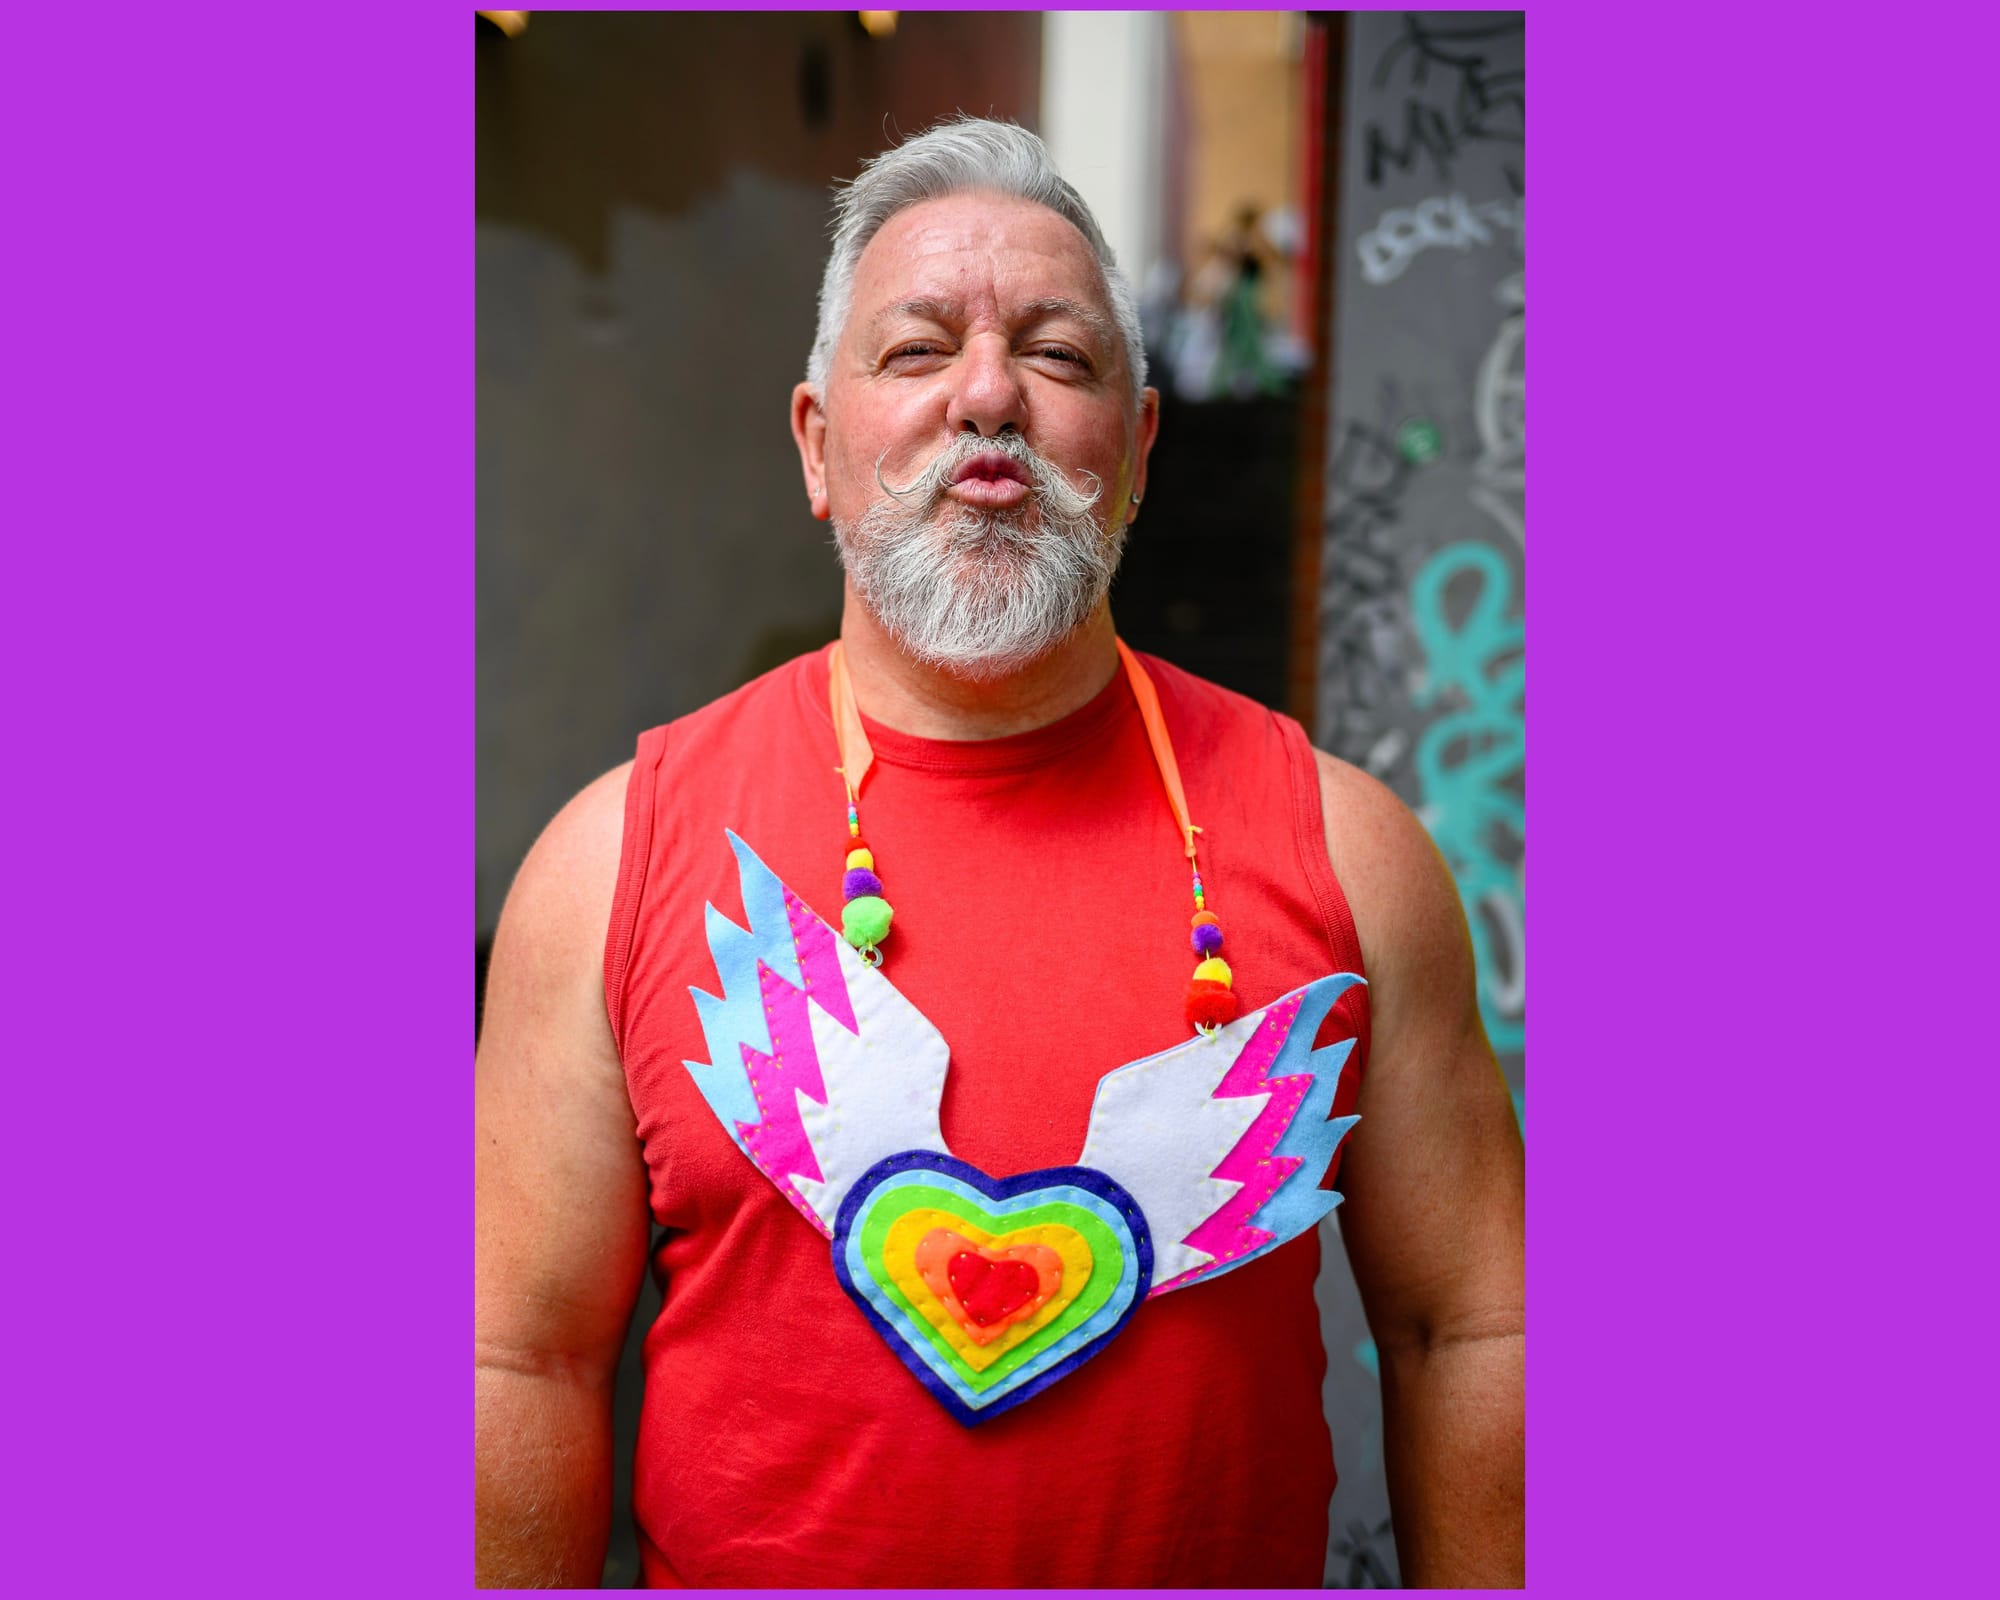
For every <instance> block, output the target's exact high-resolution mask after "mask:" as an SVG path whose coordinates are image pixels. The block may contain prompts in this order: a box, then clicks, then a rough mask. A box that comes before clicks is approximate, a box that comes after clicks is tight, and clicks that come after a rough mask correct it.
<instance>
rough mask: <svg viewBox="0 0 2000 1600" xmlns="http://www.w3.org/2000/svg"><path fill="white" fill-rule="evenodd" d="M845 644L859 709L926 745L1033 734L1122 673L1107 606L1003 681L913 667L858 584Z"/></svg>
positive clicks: (844, 626) (845, 624)
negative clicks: (860, 593)
mask: <svg viewBox="0 0 2000 1600" xmlns="http://www.w3.org/2000/svg"><path fill="white" fill-rule="evenodd" d="M840 640H841V648H842V650H843V651H844V653H845V655H846V657H847V672H848V677H849V678H850V680H851V681H852V682H853V684H854V703H855V704H856V705H857V706H858V707H860V709H861V710H862V711H863V712H865V713H866V714H867V715H868V716H869V717H871V718H873V719H874V720H875V721H876V722H880V723H882V724H884V725H885V726H887V727H891V728H894V729H895V730H896V731H897V732H898V733H909V734H915V735H916V736H917V737H918V738H921V739H1002V738H1005V737H1006V736H1007V735H1008V734H1010V733H1031V732H1033V731H1034V730H1035V729H1036V728H1045V727H1047V726H1048V725H1049V724H1050V723H1051V722H1058V721H1060V720H1061V719H1062V718H1064V717H1066V716H1068V715H1069V714H1070V713H1071V712H1072V711H1075V710H1077V709H1078V708H1080V707H1082V706H1085V705H1088V704H1089V703H1090V702H1091V701H1092V700H1093V699H1095V698H1096V696H1097V695H1098V693H1099V692H1100V691H1101V690H1102V689H1103V688H1104V686H1105V685H1106V684H1107V683H1109V682H1110V681H1111V680H1112V678H1113V677H1115V676H1116V675H1117V672H1118V644H1117V635H1116V634H1115V633H1114V631H1113V630H1112V626H1111V607H1110V606H1109V604H1100V605H1099V606H1098V608H1097V609H1096V610H1095V611H1094V612H1092V613H1091V615H1090V617H1089V619H1088V620H1087V621H1085V622H1084V623H1083V625H1082V626H1081V627H1079V628H1078V629H1077V630H1076V631H1075V632H1074V633H1072V634H1071V635H1070V636H1069V637H1068V638H1067V639H1065V640H1063V642H1062V643H1061V644H1059V645H1057V646H1056V648H1055V649H1054V650H1052V651H1050V652H1049V653H1048V654H1047V655H1046V656H1043V657H1042V658H1041V659H1040V660H1038V661H1033V662H1031V663H1029V664H1028V665H1027V666H1025V667H1023V668H1022V669H1021V670H1020V671H1018V672H1013V673H1009V674H1007V675H1006V676H1005V677H1000V678H986V679H978V680H974V679H971V678H962V677H958V676H956V675H954V674H952V673H949V672H940V671H938V670H937V669H936V668H934V667H927V666H924V665H922V664H921V663H919V662H916V661H912V660H911V659H910V658H909V657H908V656H906V655H904V654H903V652H902V651H901V650H899V649H897V648H896V645H895V642H894V641H893V640H892V639H890V637H889V636H888V634H886V633H884V632H883V631H882V627H881V625H880V624H879V623H877V622H876V620H875V619H874V617H873V616H871V615H870V614H869V612H868V608H867V607H866V606H864V605H863V604H862V603H861V601H860V599H859V597H858V596H856V594H855V593H854V587H853V585H852V584H849V585H848V589H847V601H846V606H845V608H844V609H843V611H842V613H841V618H840Z"/></svg>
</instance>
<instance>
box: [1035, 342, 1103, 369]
mask: <svg viewBox="0 0 2000 1600" xmlns="http://www.w3.org/2000/svg"><path fill="white" fill-rule="evenodd" d="M1032 353H1033V354H1035V355H1038V356H1041V357H1042V358H1044V359H1045V360H1050V361H1066V362H1068V363H1069V364H1070V365H1071V366H1073V367H1087V366H1089V365H1090V363H1089V362H1088V361H1086V360H1084V358H1083V357H1082V356H1080V355H1078V354H1077V353H1076V352H1075V351H1074V350H1069V349H1065V348H1064V347H1063V346H1061V345H1050V346H1048V347H1047V348H1045V349H1041V350H1036V351H1034V352H1032Z"/></svg>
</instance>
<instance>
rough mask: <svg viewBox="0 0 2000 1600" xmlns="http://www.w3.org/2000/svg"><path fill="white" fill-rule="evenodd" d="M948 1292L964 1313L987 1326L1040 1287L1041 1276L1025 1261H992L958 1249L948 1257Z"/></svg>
mask: <svg viewBox="0 0 2000 1600" xmlns="http://www.w3.org/2000/svg"><path fill="white" fill-rule="evenodd" d="M950 1271H951V1292H952V1293H953V1294H955V1295H957V1296H958V1303H959V1304H960V1305H962V1306H964V1307H965V1314H966V1315H967V1316H968V1317H970V1318H971V1319H972V1320H973V1323H974V1324H975V1325H976V1326H978V1327H981V1328H989V1327H991V1326H992V1325H993V1324H994V1323H996V1322H999V1321H1000V1320H1002V1319H1003V1318H1004V1317H1007V1316H1009V1315H1010V1314H1011V1313H1013V1312H1015V1311H1018V1310H1020V1308H1021V1307H1022V1306H1024V1305H1026V1304H1027V1303H1028V1302H1029V1301H1030V1300H1032V1299H1033V1298H1034V1297H1035V1293H1036V1291H1037V1290H1038V1289H1040V1288H1041V1283H1042V1280H1041V1277H1040V1275H1039V1274H1038V1273H1037V1272H1036V1271H1035V1269H1034V1268H1033V1267H1031V1266H1029V1265H1028V1263H1027V1262H1025V1261H992V1260H989V1259H987V1257H985V1256H983V1255H981V1254H979V1252H978V1251H976V1250H961V1251H959V1252H958V1254H957V1255H955V1256H953V1257H952V1258H951V1268H950Z"/></svg>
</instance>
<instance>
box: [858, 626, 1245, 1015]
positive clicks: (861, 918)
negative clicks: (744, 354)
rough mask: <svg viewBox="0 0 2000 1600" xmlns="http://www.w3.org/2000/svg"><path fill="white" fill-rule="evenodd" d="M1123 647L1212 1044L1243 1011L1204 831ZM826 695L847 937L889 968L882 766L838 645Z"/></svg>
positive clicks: (1188, 1010) (1197, 1010) (1188, 1004)
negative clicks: (873, 795) (878, 849)
mask: <svg viewBox="0 0 2000 1600" xmlns="http://www.w3.org/2000/svg"><path fill="white" fill-rule="evenodd" d="M1117 643H1118V659H1119V661H1120V662H1121V663H1122V664H1123V666H1124V668H1125V677H1126V681H1127V682H1128V683H1129V684H1130V685H1131V687H1132V698H1133V699H1134V700H1136V701H1137V702H1138V705H1139V717H1140V720H1141V721H1142V722H1144V723H1145V725H1146V742H1147V744H1148V745H1150V746H1151V748H1152V752H1153V764H1154V765H1155V766H1156V767H1157V768H1158V769H1159V773H1160V784H1161V786H1162V787H1163V788H1164V789H1165V790H1166V795H1167V805H1168V806H1169V808H1170V809H1171V810H1172V811H1173V815H1174V825H1175V826H1176V827H1177V828H1178V829H1179V831H1180V835H1181V839H1182V842H1183V846H1184V849H1185V852H1186V855H1187V863H1188V872H1189V876H1190V879H1191V892H1192V893H1193V896H1194V916H1193V918H1192V919H1191V920H1190V923H1189V927H1190V929H1191V930H1192V931H1191V932H1190V934H1189V936H1188V942H1189V944H1190V945H1191V946H1192V947H1193V949H1194V954H1195V961H1196V965H1195V969H1194V976H1193V977H1192V978H1191V979H1190V980H1189V981H1188V988H1187V996H1186V998H1185V1000H1184V1001H1183V1002H1182V1007H1181V1010H1182V1014H1183V1015H1184V1016H1185V1017H1186V1019H1187V1021H1188V1023H1189V1024H1190V1025H1191V1026H1192V1027H1193V1028H1194V1030H1195V1031H1196V1032H1197V1033H1199V1034H1201V1035H1203V1036H1204V1037H1205V1038H1213V1037H1214V1035H1215V1032H1216V1030H1217V1029H1218V1028H1220V1027H1222V1026H1223V1025H1224V1024H1226V1023H1229V1022H1233V1021H1234V1020H1235V1019H1236V1014H1237V1012H1238V1010H1239V1009H1241V1002H1239V1001H1238V1000H1237V998H1236V993H1235V990H1234V988H1233V987H1232V983H1233V975H1232V974H1231V972H1230V970H1229V963H1228V962H1227V961H1225V960H1223V959H1222V956H1221V954H1220V952H1221V949H1222V925H1221V923H1220V922H1219V921H1218V920H1217V919H1216V915H1215V913H1214V912H1213V911H1211V910H1209V909H1208V892H1207V890H1206V889H1204V888H1203V887H1202V881H1201V863H1200V861H1199V860H1198V859H1197V857H1196V853H1195V835H1196V834H1198V833H1200V832H1201V831H1202V830H1201V829H1200V828H1199V827H1198V826H1196V825H1195V823H1193V822H1192V821H1190V820H1189V818H1188V805H1187V794H1186V792H1185V791H1184V790H1183V789H1182V787H1181V773H1180V766H1179V764H1178V763H1177V762H1176V761H1175V760H1174V742H1173V739H1172V737H1171V736H1170V735H1169V734H1168V732H1167V723H1166V718H1165V717H1164V716H1163V715H1162V714H1161V711H1160V696H1159V692H1158V691H1157V690H1156V689H1155V688H1154V687H1153V680H1152V678H1151V677H1150V676H1149V675H1148V674H1147V672H1146V669H1145V668H1144V667H1143V666H1141V665H1140V663H1139V658H1138V657H1137V656H1136V655H1134V654H1133V653H1132V652H1131V651H1130V650H1128V649H1127V648H1126V647H1125V641H1124V640H1123V639H1120V640H1118V641H1117ZM827 665H828V682H827V693H828V698H829V699H830V701H831V703H832V710H833V737H834V743H835V744H836V745H837V746H838V747H839V751H840V765H839V767H838V768H837V769H836V770H837V771H838V772H839V773H840V777H841V782H842V784H843V785H844V787H845V788H846V790H847V836H846V840H845V842H844V846H843V848H844V853H845V860H846V865H845V868H844V870H843V873H842V876H841V880H840V893H841V899H842V901H843V902H844V903H843V905H842V907H841V912H840V931H841V937H842V938H844V939H845V940H846V941H847V942H848V943H849V944H850V945H852V946H853V947H854V948H855V949H856V950H857V951H859V952H860V955H861V959H862V960H864V961H866V962H867V963H868V964H869V965H870V966H871V967H879V966H881V964H882V941H883V940H885V939H887V938H888V937H889V924H890V922H891V920H892V919H893V917H894V915H895V912H894V909H893V908H892V907H891V906H890V904H889V902H888V901H887V900H886V899H884V898H883V896H882V879H881V877H880V876H879V875H878V874H877V870H876V864H875V851H874V849H873V848H872V847H871V846H870V845H869V843H868V841H867V840H866V839H864V838H863V837H862V836H861V787H862V785H863V784H864V783H865V782H866V781H867V779H868V773H869V771H870V769H871V768H872V767H873V766H874V763H875V752H874V750H873V749H872V748H871V747H870V746H869V743H868V733H867V730H866V729H865V728H863V727H862V725H861V712H860V710H859V709H858V708H857V707H856V706H855V703H854V685H853V683H852V681H851V680H850V679H849V678H848V676H847V658H846V655H845V653H844V651H843V650H842V648H841V646H840V643H839V641H837V640H836V641H835V643H834V646H833V652H832V655H831V656H830V657H829V658H828V663H827Z"/></svg>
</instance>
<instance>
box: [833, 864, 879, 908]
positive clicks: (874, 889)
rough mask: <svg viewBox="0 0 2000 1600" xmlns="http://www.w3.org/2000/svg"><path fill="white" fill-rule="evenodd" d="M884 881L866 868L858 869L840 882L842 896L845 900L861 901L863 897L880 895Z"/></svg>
mask: <svg viewBox="0 0 2000 1600" xmlns="http://www.w3.org/2000/svg"><path fill="white" fill-rule="evenodd" d="M881 892H882V880H881V879H880V878H878V877H876V876H875V874H874V873H872V872H870V871H869V870H868V869H867V868H866V867H856V868H854V869H853V870H852V871H851V872H849V873H847V875H846V876H844V877H843V878H842V879H841V880H840V895H841V898H842V899H843V900H859V899H860V898H861V897H862V896H863V895H879V894H880V893H881Z"/></svg>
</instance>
